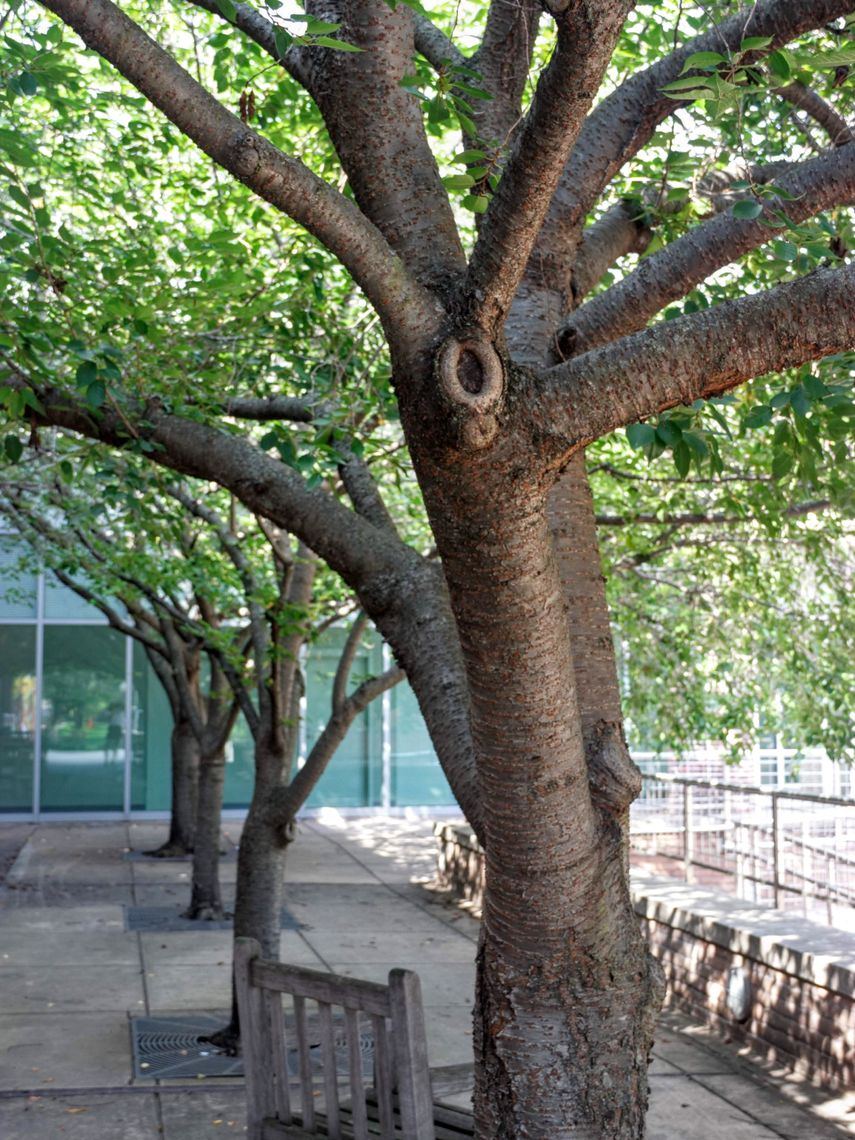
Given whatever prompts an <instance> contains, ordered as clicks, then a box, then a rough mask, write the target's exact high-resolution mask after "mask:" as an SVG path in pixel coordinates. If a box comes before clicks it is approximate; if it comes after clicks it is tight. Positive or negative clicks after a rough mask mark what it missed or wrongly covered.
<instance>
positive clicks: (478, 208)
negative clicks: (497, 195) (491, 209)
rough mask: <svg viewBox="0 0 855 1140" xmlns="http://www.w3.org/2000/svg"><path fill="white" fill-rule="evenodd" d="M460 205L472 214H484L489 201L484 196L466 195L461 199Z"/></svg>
mask: <svg viewBox="0 0 855 1140" xmlns="http://www.w3.org/2000/svg"><path fill="white" fill-rule="evenodd" d="M461 205H463V206H465V207H466V209H467V210H471V211H472V213H473V214H484V213H486V211H487V207H488V206H489V205H490V199H489V198H488V197H487V195H486V194H467V195H466V197H465V198H463V199H461Z"/></svg>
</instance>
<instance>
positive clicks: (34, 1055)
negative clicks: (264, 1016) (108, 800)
mask: <svg viewBox="0 0 855 1140" xmlns="http://www.w3.org/2000/svg"><path fill="white" fill-rule="evenodd" d="M23 826H24V825H6V827H5V828H4V827H3V826H2V825H0V850H2V849H3V847H4V842H6V843H7V845H8V843H9V842H11V841H12V835H13V833H12V831H11V828H13V827H17V828H19V829H20V828H22V827H23ZM165 830H166V829H165V825H164V824H150V823H132V824H125V823H109V824H42V825H39V826H37V827H32V828H29V827H27V828H26V830H25V831H23V832H22V831H21V830H19V831H17V832H16V833H15V838H17V839H18V841H20V840H21V839H23V838H24V837H25V836H28V837H27V838H26V842H25V845H24V847H23V849H22V850H21V852H20V854H19V855H18V857H17V859H16V861H15V863H14V865H13V866H12V868H11V871H10V872H9V874H8V876H7V879H6V884H5V886H3V887H0V1136H2V1137H3V1140H53V1138H54V1137H62V1138H68V1140H156V1138H164V1137H165V1138H166V1140H215V1138H221V1137H223V1136H225V1135H229V1134H232V1135H240V1134H242V1133H243V1131H244V1124H243V1089H242V1081H241V1080H240V1079H239V1078H206V1079H197V1080H191V1081H188V1079H186V1078H185V1079H183V1080H173V1081H168V1080H161V1081H155V1080H151V1079H147V1078H145V1077H142V1078H134V1077H133V1075H132V1056H131V1040H130V1032H129V1021H128V1019H129V1017H132V1016H139V1015H144V1014H147V1015H157V1014H164V1015H165V1014H176V1013H177V1014H180V1013H187V1012H188V1011H194V1012H217V1011H224V1010H226V1009H227V1008H228V1005H229V1000H230V947H231V935H230V933H229V932H228V931H227V930H215V929H207V930H199V931H196V930H191V931H179V932H172V933H163V932H157V931H155V932H129V931H128V930H126V923H125V915H126V911H125V908H127V907H132V906H136V907H143V906H157V905H163V904H167V903H176V904H178V903H186V901H187V900H188V898H189V874H190V867H189V864H187V863H182V862H175V861H169V862H164V861H156V860H151V861H145V862H141V861H133V860H131V859H128V858H127V855H128V853H129V852H130V851H139V850H145V849H148V848H151V847H154V846H156V845H157V844H158V843H159V842H161V841H162V839H163V838H164V837H165ZM239 831H240V826H239V824H234V825H227V826H226V828H225V833H226V838H227V840H228V843H229V844H230V845H232V846H233V845H234V844H235V843H236V842H237V841H238V838H239ZM430 832H431V829H430V824H429V823H428V822H427V821H421V820H419V821H404V820H388V819H377V818H372V819H362V820H351V821H348V822H347V823H345V822H344V821H343V820H340V819H339V818H337V817H336V816H335V814H334V813H330V814H329V815H328V816H325V817H324V822H323V823H320V822H311V823H304V824H303V825H302V827H301V832H300V835H299V837H298V840H297V842H296V843H295V844H294V846H293V847H292V849H291V853H290V854H289V862H288V869H287V878H288V891H287V905H288V910H289V912H290V915H291V917H292V918H293V920H294V924H295V925H297V926H298V928H297V929H293V930H285V931H283V934H282V957H283V959H284V960H286V961H290V962H294V963H298V964H301V965H306V966H312V967H314V968H317V969H325V970H333V971H335V972H337V973H341V974H350V975H353V976H359V977H365V978H373V979H376V980H379V981H385V979H386V975H387V974H388V971H389V969H391V968H392V967H393V966H406V967H409V968H411V969H414V970H416V971H418V973H419V975H420V977H421V981H422V989H423V995H424V1002H425V1013H426V1018H427V1028H428V1037H429V1048H430V1058H431V1064H432V1065H452V1064H457V1063H463V1062H467V1061H470V1060H471V1042H472V1033H471V1026H470V1020H471V1016H470V1010H471V1004H472V993H473V981H474V954H475V945H476V939H477V924H476V923H475V921H474V920H473V919H472V918H471V917H470V916H469V915H467V914H466V913H465V912H464V911H462V910H460V909H457V908H454V907H452V906H450V905H448V904H446V902H445V901H444V900H443V899H442V898H441V897H440V896H439V895H437V894H436V893H435V892H432V891H430V890H429V889H427V888H426V886H425V885H424V884H425V883H426V882H427V881H428V880H429V879H430V878H431V877H432V873H433V863H434V848H433V839H432V836H431V833H430ZM234 875H235V863H234V860H233V858H232V859H230V858H228V857H227V858H226V859H225V861H224V863H223V867H222V877H223V883H224V887H225V892H226V895H227V897H228V896H229V895H230V893H231V892H232V890H233V883H234ZM654 1055H655V1060H654V1064H653V1068H652V1077H651V1080H652V1086H653V1098H652V1107H651V1112H650V1117H649V1127H648V1140H685V1138H686V1137H691V1140H719V1138H721V1140H725V1138H726V1140H772V1138H774V1137H777V1138H785V1140H833V1138H838V1140H839V1138H840V1137H844V1136H855V1099H853V1098H849V1099H848V1100H847V1099H845V1098H834V1097H832V1096H830V1095H828V1094H823V1093H820V1092H818V1091H817V1090H815V1089H812V1088H811V1087H810V1086H806V1085H804V1084H798V1083H796V1082H792V1081H783V1080H781V1079H780V1078H779V1077H776V1076H775V1075H774V1074H773V1073H769V1072H766V1071H764V1070H762V1069H761V1068H760V1067H758V1066H757V1065H752V1064H750V1063H748V1062H747V1061H746V1060H745V1059H744V1058H743V1057H741V1056H739V1055H738V1054H737V1053H736V1051H735V1050H732V1049H729V1048H728V1047H727V1046H723V1045H720V1044H718V1043H716V1042H714V1041H712V1040H711V1039H710V1038H709V1037H708V1036H707V1035H706V1033H705V1031H704V1030H702V1029H698V1028H693V1027H691V1026H690V1025H688V1023H686V1022H685V1021H683V1020H681V1019H678V1018H674V1017H665V1018H663V1021H662V1023H661V1027H660V1031H659V1034H658V1038H657V1043H656V1047H655V1050H654ZM457 1099H458V1100H459V1099H460V1098H457Z"/></svg>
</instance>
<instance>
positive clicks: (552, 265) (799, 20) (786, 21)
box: [532, 0, 852, 292]
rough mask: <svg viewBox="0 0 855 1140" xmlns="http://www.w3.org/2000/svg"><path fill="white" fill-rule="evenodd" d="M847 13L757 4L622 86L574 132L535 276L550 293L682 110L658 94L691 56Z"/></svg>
mask: <svg viewBox="0 0 855 1140" xmlns="http://www.w3.org/2000/svg"><path fill="white" fill-rule="evenodd" d="M851 11H852V3H851V0H811V2H810V3H794V2H793V0H757V3H755V4H751V5H750V6H748V7H746V8H743V9H742V10H741V11H740V12H737V13H736V14H735V15H733V16H731V17H730V18H728V19H727V20H725V21H723V22H722V23H721V24H719V25H718V26H717V27H715V28H713V29H712V30H711V31H709V32H706V33H704V34H703V35H701V36H696V37H695V38H693V39H691V40H689V41H687V42H686V43H684V44H682V45H681V46H680V47H679V48H678V49H677V50H676V51H675V52H672V53H671V54H670V55H668V56H666V57H665V58H664V59H661V60H659V61H658V62H657V63H655V64H653V65H652V66H651V67H649V68H646V69H645V70H643V71H639V72H636V73H635V74H634V75H632V76H631V77H630V78H629V79H627V80H625V82H624V83H622V84H621V86H620V87H619V88H617V90H616V91H613V92H612V93H611V94H610V95H608V96H607V97H606V98H605V99H603V101H602V102H601V103H600V104H599V105H598V106H597V107H596V108H595V109H594V111H592V113H591V114H590V115H589V116H588V118H587V120H586V122H585V125H584V127H583V128H582V130H581V132H580V134H579V138H578V140H577V142H576V145H575V146H574V148H573V152H572V154H571V155H570V159H569V161H568V163H567V165H566V167H565V169H564V173H563V175H562V177H561V181H560V184H559V186H558V189H557V191H556V193H555V196H554V198H553V201H552V204H551V206H550V209H549V214H548V216H547V219H546V222H545V224H544V228H543V231H542V235H541V240H540V242H539V243H538V256H537V264H536V265H534V266H533V267H532V272H533V273H535V274H536V275H540V276H541V277H542V278H543V280H544V283H545V284H547V285H548V286H549V287H550V288H553V289H557V290H560V291H564V292H567V291H568V284H567V278H568V274H569V273H570V271H571V268H572V263H573V258H574V254H575V250H576V246H577V244H578V242H579V237H580V233H581V229H582V225H583V223H584V219H585V217H586V215H587V214H588V213H590V211H591V209H592V207H593V206H594V204H595V203H596V201H597V199H598V198H599V196H600V194H601V193H602V191H603V190H604V188H605V187H606V186H607V185H608V183H609V182H610V181H611V179H612V178H613V177H614V175H615V174H616V173H617V172H618V170H620V169H621V167H622V166H624V165H625V164H626V163H627V162H629V160H630V159H631V158H633V156H634V155H636V154H638V152H639V151H640V150H641V148H642V147H643V146H645V145H646V143H647V142H648V141H649V140H650V138H651V136H652V135H653V132H654V131H655V130H656V128H657V127H658V126H659V124H660V123H661V122H663V121H664V120H665V119H666V118H668V116H669V115H672V114H673V113H674V111H676V110H678V109H679V108H680V107H681V106H684V104H681V103H679V102H678V101H676V100H674V99H669V98H668V97H667V96H666V95H664V94H663V93H662V88H663V87H664V86H665V84H666V83H670V82H672V81H673V80H675V79H677V78H678V76H679V74H680V72H681V70H682V68H683V64H684V63H685V61H686V59H687V58H688V57H689V56H690V55H691V54H692V53H693V52H698V51H715V52H719V53H723V52H724V51H725V50H729V51H736V50H738V48H739V45H740V44H741V42H742V40H743V39H744V38H745V37H746V36H770V37H771V38H772V43H771V44H770V46H769V47H768V48H767V49H764V50H765V51H773V50H774V49H775V48H776V47H780V46H781V45H783V44H785V43H787V42H788V41H789V40H792V39H794V38H795V37H796V36H799V35H802V34H803V33H804V32H807V31H810V30H811V29H812V28H818V27H822V26H823V25H824V24H827V23H829V22H830V21H832V20H835V19H837V17H838V16H845V15H848V14H849V13H850V12H851Z"/></svg>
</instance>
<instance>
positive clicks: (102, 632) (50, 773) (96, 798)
mask: <svg viewBox="0 0 855 1140" xmlns="http://www.w3.org/2000/svg"><path fill="white" fill-rule="evenodd" d="M125 692H126V680H125V639H124V638H123V637H122V635H121V634H119V633H116V632H115V631H114V630H112V629H104V628H98V627H97V626H85V625H79V626H61V625H56V626H54V625H49V626H46V627H45V629H44V680H43V685H42V761H41V809H42V811H47V812H52V811H122V809H123V806H124V776H125Z"/></svg>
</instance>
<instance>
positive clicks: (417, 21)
mask: <svg viewBox="0 0 855 1140" xmlns="http://www.w3.org/2000/svg"><path fill="white" fill-rule="evenodd" d="M413 40H414V42H415V46H416V51H417V52H418V53H419V54H420V55H423V56H424V57H425V59H426V60H427V61H428V63H429V64H430V65H431V67H433V68H434V69H435V70H436V71H439V70H440V69H442V68H445V67H447V65H448V64H449V63H450V64H451V65H452V66H453V67H460V66H463V65H464V64H466V62H467V60H466V56H465V55H464V54H463V52H462V51H461V50H460V48H458V47H457V45H456V44H455V43H454V42H453V41H452V40H451V39H449V37H448V36H447V35H446V34H445V32H444V31H442V29H441V28H438V27H437V26H436V24H434V22H433V21H432V20H429V19H428V17H427V16H425V15H423V14H422V13H420V12H417V13H416V15H415V18H414V23H413Z"/></svg>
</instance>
